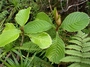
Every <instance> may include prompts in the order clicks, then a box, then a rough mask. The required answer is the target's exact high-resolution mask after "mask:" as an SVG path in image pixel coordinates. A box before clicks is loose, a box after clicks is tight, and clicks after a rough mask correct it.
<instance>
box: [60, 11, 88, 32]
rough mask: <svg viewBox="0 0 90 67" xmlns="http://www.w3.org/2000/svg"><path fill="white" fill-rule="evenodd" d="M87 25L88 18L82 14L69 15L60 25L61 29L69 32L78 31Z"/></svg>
mask: <svg viewBox="0 0 90 67" xmlns="http://www.w3.org/2000/svg"><path fill="white" fill-rule="evenodd" d="M88 24H89V16H88V15H87V14H85V13H83V12H74V13H71V14H69V15H68V16H67V17H66V18H65V20H64V21H63V23H62V26H61V27H62V28H63V29H64V30H67V31H69V32H75V31H80V30H82V29H84V28H85V27H86V26H87V25H88Z"/></svg>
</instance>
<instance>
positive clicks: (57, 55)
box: [46, 33, 65, 64]
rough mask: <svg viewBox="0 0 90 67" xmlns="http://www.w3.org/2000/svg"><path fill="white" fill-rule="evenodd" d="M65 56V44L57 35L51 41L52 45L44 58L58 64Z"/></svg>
mask: <svg viewBox="0 0 90 67" xmlns="http://www.w3.org/2000/svg"><path fill="white" fill-rule="evenodd" d="M64 56H65V44H64V42H63V41H62V39H61V38H60V37H59V35H58V33H57V34H56V38H55V39H54V40H53V43H52V45H51V46H50V47H49V48H48V49H47V51H46V57H47V58H48V59H49V60H50V61H51V62H53V63H57V64H58V63H60V60H61V59H62V58H63V57H64Z"/></svg>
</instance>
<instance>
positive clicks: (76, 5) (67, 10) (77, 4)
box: [63, 0, 88, 12]
mask: <svg viewBox="0 0 90 67" xmlns="http://www.w3.org/2000/svg"><path fill="white" fill-rule="evenodd" d="M87 1H88V0H86V1H83V2H81V3H79V4H73V5H70V6H68V8H67V9H66V10H63V12H66V11H68V10H69V9H70V8H71V7H74V6H79V5H81V4H83V3H85V2H87Z"/></svg>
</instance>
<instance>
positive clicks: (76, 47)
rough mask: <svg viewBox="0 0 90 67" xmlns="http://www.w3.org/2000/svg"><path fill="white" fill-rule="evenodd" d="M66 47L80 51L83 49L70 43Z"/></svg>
mask: <svg viewBox="0 0 90 67" xmlns="http://www.w3.org/2000/svg"><path fill="white" fill-rule="evenodd" d="M66 48H68V49H75V50H78V51H80V50H81V47H80V46H77V45H68V46H66Z"/></svg>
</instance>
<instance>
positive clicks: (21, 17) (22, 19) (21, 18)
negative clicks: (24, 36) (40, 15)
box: [15, 7, 31, 26]
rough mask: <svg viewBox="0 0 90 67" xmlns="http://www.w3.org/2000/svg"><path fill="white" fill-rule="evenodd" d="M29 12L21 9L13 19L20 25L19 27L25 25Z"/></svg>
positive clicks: (28, 9)
mask: <svg viewBox="0 0 90 67" xmlns="http://www.w3.org/2000/svg"><path fill="white" fill-rule="evenodd" d="M30 10H31V8H30V7H29V8H27V9H22V10H20V11H19V12H18V13H17V14H16V17H15V20H16V22H17V23H18V24H19V25H20V26H24V25H25V23H26V22H27V21H28V19H29V14H30Z"/></svg>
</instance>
